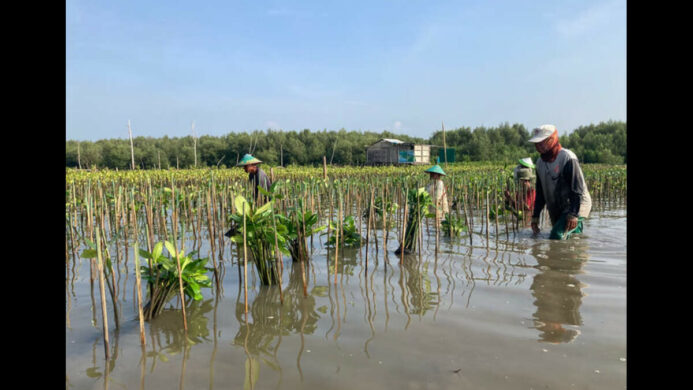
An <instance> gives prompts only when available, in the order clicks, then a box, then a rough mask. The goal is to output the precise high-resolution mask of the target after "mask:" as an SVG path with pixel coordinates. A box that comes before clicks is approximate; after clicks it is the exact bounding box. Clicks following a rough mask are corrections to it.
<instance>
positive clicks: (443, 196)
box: [425, 164, 450, 224]
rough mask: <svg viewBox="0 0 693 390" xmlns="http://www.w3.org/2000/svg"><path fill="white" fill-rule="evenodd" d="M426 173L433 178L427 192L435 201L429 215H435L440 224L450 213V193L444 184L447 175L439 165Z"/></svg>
mask: <svg viewBox="0 0 693 390" xmlns="http://www.w3.org/2000/svg"><path fill="white" fill-rule="evenodd" d="M425 172H427V173H428V175H429V176H430V178H431V181H430V182H429V183H428V185H427V186H426V192H428V194H429V195H431V200H432V201H433V206H430V207H429V213H431V214H433V213H435V215H436V221H437V222H438V224H440V223H441V222H442V221H443V220H444V219H445V214H447V213H449V212H450V206H448V193H447V190H446V189H445V184H444V183H443V176H446V175H445V172H444V171H443V168H441V167H440V165H438V164H436V165H434V166H432V167H430V168H428V169H427V170H426V171H425Z"/></svg>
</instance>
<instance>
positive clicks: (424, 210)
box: [395, 187, 435, 255]
mask: <svg viewBox="0 0 693 390" xmlns="http://www.w3.org/2000/svg"><path fill="white" fill-rule="evenodd" d="M429 206H433V200H432V199H431V195H430V194H429V193H428V192H427V191H426V189H425V188H424V187H420V188H412V189H410V190H409V191H407V210H408V215H409V217H408V220H407V226H406V230H405V233H404V245H402V243H401V242H400V247H399V248H397V250H396V251H395V254H397V255H399V254H401V253H402V247H404V253H405V254H411V253H414V252H415V251H416V243H417V241H418V238H419V234H420V233H421V219H422V218H423V217H424V216H428V217H435V214H429V213H428V207H429ZM434 207H435V206H434Z"/></svg>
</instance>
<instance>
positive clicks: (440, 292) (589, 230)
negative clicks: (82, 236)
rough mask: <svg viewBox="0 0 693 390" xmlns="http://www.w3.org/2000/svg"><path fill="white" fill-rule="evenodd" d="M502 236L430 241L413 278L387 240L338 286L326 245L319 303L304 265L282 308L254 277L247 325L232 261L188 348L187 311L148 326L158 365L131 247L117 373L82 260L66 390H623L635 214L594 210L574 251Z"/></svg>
mask: <svg viewBox="0 0 693 390" xmlns="http://www.w3.org/2000/svg"><path fill="white" fill-rule="evenodd" d="M503 229H504V226H503V227H502V231H501V233H500V234H498V235H496V234H495V233H494V231H493V226H491V233H490V240H489V242H488V243H487V242H486V241H485V234H482V235H479V234H475V235H474V237H473V244H474V246H473V247H470V245H469V240H468V238H467V237H461V238H456V239H454V240H450V239H447V238H443V237H441V243H440V250H439V252H438V253H437V254H436V253H435V250H434V247H435V234H434V232H433V231H430V232H428V231H426V230H424V234H427V237H425V238H424V248H423V250H422V256H421V258H419V257H418V256H414V255H407V256H405V257H404V262H403V264H402V265H400V258H399V256H396V255H394V250H395V249H396V247H397V244H398V243H397V240H396V238H395V237H394V234H391V235H390V238H389V241H388V251H387V252H385V251H384V250H383V248H382V238H380V241H379V245H380V247H379V251H378V253H377V255H376V254H375V248H374V247H371V248H370V250H371V251H370V253H369V258H368V266H367V267H366V259H365V257H366V256H365V247H364V248H362V249H361V251H358V250H346V251H344V253H343V254H342V251H341V250H340V259H339V262H338V265H337V271H338V273H337V281H336V284H335V277H334V252H333V251H331V252H330V256H329V261H328V260H327V258H326V253H327V250H326V249H325V248H323V247H321V245H320V244H319V242H318V241H319V240H318V239H317V236H316V239H315V241H314V244H315V247H314V253H313V255H312V261H311V266H310V268H309V269H308V270H307V271H306V273H307V283H308V286H307V291H308V297H303V285H302V279H301V273H300V272H301V270H300V265H299V264H292V262H291V259H290V258H285V260H284V274H283V296H284V303H283V305H282V304H281V303H280V294H279V289H278V287H276V286H275V287H262V286H260V285H259V279H258V278H257V277H256V275H254V269H253V268H252V267H250V265H249V268H248V275H249V284H248V316H247V319H246V316H245V315H244V308H245V299H244V293H243V283H242V279H241V278H240V277H239V276H240V275H242V265H241V268H239V266H238V264H237V263H238V261H237V256H236V250H235V248H234V249H231V248H230V247H227V248H226V252H225V272H224V275H223V292H222V294H220V295H219V296H215V294H214V293H213V289H203V294H204V296H205V299H204V300H203V301H200V302H193V303H192V304H191V305H190V307H188V308H186V312H187V316H188V334H187V342H186V341H185V335H184V330H183V323H182V317H181V315H182V314H181V310H180V309H177V308H176V307H177V306H178V305H177V301H176V299H174V300H172V301H171V304H170V306H171V308H170V309H166V310H165V312H164V313H163V314H162V315H161V316H159V317H158V318H156V319H155V320H152V321H151V322H149V323H145V331H146V340H147V344H146V347H145V348H144V350H143V349H142V348H141V346H140V337H139V323H138V321H137V309H136V306H135V302H136V301H135V299H134V290H133V288H134V285H135V276H134V261H133V260H132V248H130V249H129V250H130V258H129V262H128V263H127V265H126V264H125V262H124V261H121V264H120V269H121V272H120V273H117V276H116V278H117V279H118V285H119V289H120V290H119V291H120V294H119V300H120V302H119V307H120V310H121V313H122V314H121V324H120V329H119V330H118V331H115V330H114V327H115V325H114V323H113V312H112V308H111V302H110V297H108V300H107V301H108V307H109V309H108V310H109V311H108V316H109V317H108V318H109V330H110V332H109V338H110V347H111V355H112V356H111V359H110V360H109V361H108V364H107V362H106V360H105V358H104V345H103V334H102V325H101V309H100V307H101V306H100V295H99V289H98V284H95V285H94V290H93V301H92V290H91V288H90V283H89V262H88V260H84V259H82V260H79V259H78V260H77V263H76V264H71V265H70V266H69V267H68V274H67V283H66V321H67V323H66V325H67V326H66V334H65V336H66V340H65V341H66V374H67V386H68V387H69V388H71V389H92V388H98V389H101V388H128V389H129V388H133V389H137V388H139V389H171V388H178V389H183V388H188V389H198V388H208V389H214V388H217V389H221V388H241V386H243V387H244V388H246V389H250V388H254V389H294V388H306V389H313V388H316V389H318V388H319V389H327V388H329V389H355V388H357V389H360V388H403V389H459V388H474V389H531V388H534V389H545V388H549V389H551V388H553V389H572V388H576V389H622V388H625V387H626V367H627V361H626V210H625V209H611V210H594V211H593V213H592V215H591V217H590V219H589V220H587V221H586V222H585V228H584V230H585V231H584V233H583V234H582V235H579V236H575V238H573V239H570V240H568V241H553V240H548V239H547V238H548V232H549V230H550V228H549V227H543V230H542V232H541V233H540V234H539V236H538V237H532V235H531V231H530V229H529V228H525V229H522V230H521V231H520V232H519V233H518V234H513V233H512V232H510V233H509V234H507V235H506V233H505V232H504V231H503ZM475 230H478V228H477V227H475ZM381 233H382V231H378V234H379V235H380V234H381ZM364 236H365V234H364ZM191 245H192V242H191V244H186V246H191ZM201 253H203V254H204V253H207V250H206V249H205V247H204V246H203V247H202V251H201ZM342 256H344V257H342ZM210 266H211V263H210ZM239 281H241V282H240V283H239ZM143 292H144V288H143ZM145 299H146V298H145ZM93 302H94V303H96V305H93Z"/></svg>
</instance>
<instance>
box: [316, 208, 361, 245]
mask: <svg viewBox="0 0 693 390" xmlns="http://www.w3.org/2000/svg"><path fill="white" fill-rule="evenodd" d="M330 230H331V231H337V230H339V224H338V222H337V221H330ZM325 234H327V233H323V235H325ZM362 242H363V237H361V235H360V234H359V232H358V230H357V229H356V223H355V222H354V217H353V216H351V215H348V216H346V217H345V218H344V221H343V223H342V230H341V232H340V233H339V244H340V246H345V247H348V248H357V247H360V246H361V243H362ZM336 243H337V237H336V234H332V235H330V238H329V240H327V246H328V247H329V248H334V247H335V244H336Z"/></svg>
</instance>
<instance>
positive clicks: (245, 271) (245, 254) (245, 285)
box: [243, 204, 248, 318]
mask: <svg viewBox="0 0 693 390" xmlns="http://www.w3.org/2000/svg"><path fill="white" fill-rule="evenodd" d="M245 209H246V206H245V204H244V205H243V288H244V290H245V315H246V318H247V316H248V245H247V235H246V223H245Z"/></svg>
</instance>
